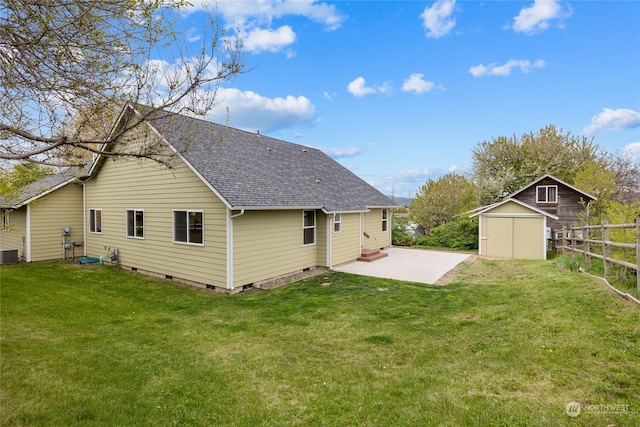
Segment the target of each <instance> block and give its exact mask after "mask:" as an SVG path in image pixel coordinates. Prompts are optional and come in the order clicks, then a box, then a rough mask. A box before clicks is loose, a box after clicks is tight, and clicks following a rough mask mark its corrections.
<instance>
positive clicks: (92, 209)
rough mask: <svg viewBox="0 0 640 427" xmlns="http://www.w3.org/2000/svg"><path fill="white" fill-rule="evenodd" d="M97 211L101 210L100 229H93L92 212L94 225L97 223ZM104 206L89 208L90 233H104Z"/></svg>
mask: <svg viewBox="0 0 640 427" xmlns="http://www.w3.org/2000/svg"><path fill="white" fill-rule="evenodd" d="M96 212H100V231H96V230H93V231H92V230H91V214H92V213H93V225H94V226H95V225H96V216H95V215H96ZM102 228H103V227H102V208H99V209H98V208H95V209H94V208H90V209H89V233H91V234H102Z"/></svg>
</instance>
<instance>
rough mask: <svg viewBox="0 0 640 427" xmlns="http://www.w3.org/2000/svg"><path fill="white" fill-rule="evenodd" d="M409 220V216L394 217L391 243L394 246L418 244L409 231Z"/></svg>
mask: <svg viewBox="0 0 640 427" xmlns="http://www.w3.org/2000/svg"><path fill="white" fill-rule="evenodd" d="M408 224H409V220H408V219H407V218H398V217H395V218H394V219H393V227H392V228H391V243H392V244H393V245H394V246H413V245H415V244H416V240H415V239H414V238H413V237H412V236H410V235H409V233H408V232H407V225H408Z"/></svg>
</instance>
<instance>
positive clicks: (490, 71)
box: [469, 59, 546, 77]
mask: <svg viewBox="0 0 640 427" xmlns="http://www.w3.org/2000/svg"><path fill="white" fill-rule="evenodd" d="M545 65H546V64H545V62H544V60H542V59H538V60H537V61H535V62H533V63H531V62H529V61H528V60H524V59H510V60H509V61H507V62H506V63H505V64H502V65H498V64H496V63H493V64H489V65H482V64H480V65H476V66H475V67H471V68H469V72H470V73H471V74H472V75H473V76H474V77H486V76H508V75H510V74H511V70H512V69H514V68H519V69H520V71H522V72H523V73H530V72H531V71H533V69H534V68H542V67H544V66H545Z"/></svg>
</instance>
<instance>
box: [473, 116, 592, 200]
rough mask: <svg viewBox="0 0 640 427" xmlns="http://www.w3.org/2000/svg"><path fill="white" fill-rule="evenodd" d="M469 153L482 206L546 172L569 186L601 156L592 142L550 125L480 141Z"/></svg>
mask: <svg viewBox="0 0 640 427" xmlns="http://www.w3.org/2000/svg"><path fill="white" fill-rule="evenodd" d="M472 152H473V155H472V158H473V179H474V181H475V182H476V184H477V185H478V188H479V193H480V202H481V203H482V204H488V203H492V202H495V201H498V200H499V199H500V198H501V197H503V196H504V195H506V194H510V193H512V192H514V191H516V190H518V189H520V188H522V187H523V186H524V185H526V184H528V183H530V182H531V181H533V180H534V179H536V178H538V177H540V176H542V175H544V174H546V173H549V174H552V175H553V176H555V177H557V178H559V179H562V180H563V181H566V182H568V183H572V182H574V180H575V177H576V175H577V174H578V172H579V171H580V170H581V169H582V168H583V166H584V165H585V164H591V163H594V162H596V161H597V160H598V159H599V158H600V157H601V152H600V150H599V147H598V146H597V145H596V144H594V142H593V139H588V138H585V137H580V136H573V135H571V133H570V132H566V133H564V132H563V131H562V129H557V128H556V127H555V126H553V125H550V126H547V127H544V128H542V129H540V131H538V133H536V134H534V133H533V132H531V133H528V134H524V135H522V136H521V137H520V138H518V137H516V136H515V135H513V136H512V137H510V138H508V137H505V136H500V137H497V138H493V139H492V140H491V141H484V142H480V143H478V145H477V146H476V147H475V148H474V149H473V151H472Z"/></svg>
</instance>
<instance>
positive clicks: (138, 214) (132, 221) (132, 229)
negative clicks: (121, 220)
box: [127, 209, 144, 239]
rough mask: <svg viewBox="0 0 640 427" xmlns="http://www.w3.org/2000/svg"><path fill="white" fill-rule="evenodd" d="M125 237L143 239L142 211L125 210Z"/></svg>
mask: <svg viewBox="0 0 640 427" xmlns="http://www.w3.org/2000/svg"><path fill="white" fill-rule="evenodd" d="M127 237H137V238H140V239H142V238H144V211H142V210H136V209H128V210H127Z"/></svg>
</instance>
